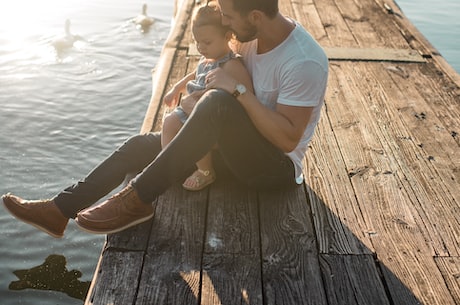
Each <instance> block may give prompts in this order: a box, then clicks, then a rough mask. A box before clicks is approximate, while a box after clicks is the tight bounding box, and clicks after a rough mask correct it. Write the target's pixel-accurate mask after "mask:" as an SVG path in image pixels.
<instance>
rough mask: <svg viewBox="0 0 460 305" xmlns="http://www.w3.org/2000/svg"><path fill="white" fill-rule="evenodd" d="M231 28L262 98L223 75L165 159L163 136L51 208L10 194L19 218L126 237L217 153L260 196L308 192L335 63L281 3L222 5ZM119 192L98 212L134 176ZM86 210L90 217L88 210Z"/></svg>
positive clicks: (140, 144) (143, 143) (130, 145)
mask: <svg viewBox="0 0 460 305" xmlns="http://www.w3.org/2000/svg"><path fill="white" fill-rule="evenodd" d="M218 4H219V7H220V9H221V14H222V22H223V23H224V24H226V25H229V26H230V27H231V29H232V30H233V31H234V32H235V35H236V37H237V39H238V40H239V41H240V42H241V46H240V50H239V51H240V53H241V54H242V55H243V59H244V61H245V64H246V66H247V68H248V70H249V72H250V74H251V76H252V77H253V83H254V90H255V94H252V93H251V92H249V91H246V88H245V87H244V86H243V85H241V84H239V83H238V82H237V81H236V80H235V79H234V78H232V77H230V76H229V75H228V74H226V73H225V72H224V71H223V70H222V69H215V70H214V71H213V72H212V73H210V74H209V75H208V77H207V89H210V90H208V91H207V92H206V93H205V94H204V95H203V96H202V97H201V99H200V100H199V102H198V105H197V106H196V107H195V109H194V111H193V112H192V114H191V116H190V118H189V119H188V121H187V122H186V123H185V125H184V126H183V128H182V130H181V131H180V132H179V134H178V135H177V136H176V137H175V138H174V140H173V141H172V142H171V143H170V144H169V145H168V146H167V147H166V148H165V149H164V150H163V151H161V141H160V136H159V133H149V134H145V135H138V136H135V137H132V138H131V139H129V140H128V141H127V142H126V143H124V144H123V145H122V146H121V147H120V148H119V149H118V150H116V151H115V152H114V153H113V154H112V155H111V156H109V157H108V158H107V159H106V160H105V161H103V162H102V163H101V164H100V165H99V166H97V167H96V168H95V169H94V170H93V171H92V172H91V173H90V174H89V175H88V176H87V177H86V178H85V179H83V180H81V181H80V182H78V183H77V184H75V185H73V186H71V187H69V188H67V189H66V190H64V191H63V192H61V193H60V194H58V195H57V196H56V197H54V198H53V199H51V200H42V201H26V200H23V199H21V198H19V197H16V196H14V195H10V194H8V195H4V196H3V201H4V204H5V206H6V207H7V209H8V210H9V211H10V212H11V213H12V214H13V215H14V216H16V217H17V218H19V219H21V220H23V221H25V222H27V223H30V224H32V225H34V226H36V227H38V228H40V229H41V230H43V231H45V232H47V233H49V234H50V235H52V236H55V237H61V236H62V235H63V234H64V230H65V227H66V225H67V222H68V220H69V218H74V217H75V221H76V223H77V224H78V225H79V226H80V227H81V228H82V229H83V230H86V231H88V232H91V233H99V234H108V233H113V232H118V231H121V230H124V229H126V228H128V227H131V226H134V225H136V224H138V223H141V222H143V221H146V220H148V219H149V218H151V217H152V216H153V208H152V205H151V203H152V201H153V200H155V198H157V197H158V196H159V195H160V194H162V193H163V192H164V191H165V190H166V189H167V188H168V187H169V186H170V185H171V184H173V183H175V182H178V181H182V180H184V179H185V178H186V177H188V176H189V175H190V174H191V173H192V172H193V171H194V170H195V169H196V168H195V162H196V161H197V160H199V159H200V158H201V157H203V156H204V155H205V154H206V153H207V152H208V151H210V150H211V149H212V148H213V147H215V146H216V144H217V147H218V151H219V153H220V155H221V157H222V159H223V161H224V163H225V165H226V166H227V167H228V168H229V170H230V171H231V172H232V173H233V174H234V175H235V176H236V177H237V178H238V179H240V180H241V181H243V182H244V183H246V184H247V185H248V186H250V187H254V188H260V189H263V188H274V187H287V186H289V185H295V184H296V183H302V181H303V176H302V159H303V158H304V156H305V152H306V150H307V145H308V142H309V141H310V139H311V137H312V136H313V132H314V129H315V127H316V125H317V122H318V120H319V115H320V111H321V107H322V105H323V100H324V95H325V91H326V84H327V75H328V62H327V57H326V55H325V53H324V52H323V50H322V49H321V47H320V46H319V45H318V44H317V43H316V42H315V41H314V39H313V38H312V37H311V36H310V35H309V34H308V33H307V32H306V31H305V30H304V29H303V28H302V27H301V25H300V24H298V23H296V22H295V21H293V20H291V19H289V18H287V17H285V16H283V15H281V14H280V12H279V11H278V1H277V0H219V1H218ZM133 172H134V173H139V174H138V175H137V177H136V178H134V179H133V180H131V182H130V183H129V184H128V185H127V186H126V187H125V188H124V189H123V190H122V191H121V192H119V193H117V194H116V195H114V196H112V197H111V198H109V199H108V200H106V201H104V202H103V203H101V204H99V205H97V206H95V207H90V208H87V207H89V206H90V205H92V204H93V203H94V202H96V201H97V200H98V199H99V198H101V197H103V196H104V195H106V194H107V193H109V192H110V191H111V190H113V189H114V188H115V187H116V186H118V185H119V184H121V183H122V181H123V180H124V178H125V176H126V175H127V174H129V173H133ZM85 208H86V209H85Z"/></svg>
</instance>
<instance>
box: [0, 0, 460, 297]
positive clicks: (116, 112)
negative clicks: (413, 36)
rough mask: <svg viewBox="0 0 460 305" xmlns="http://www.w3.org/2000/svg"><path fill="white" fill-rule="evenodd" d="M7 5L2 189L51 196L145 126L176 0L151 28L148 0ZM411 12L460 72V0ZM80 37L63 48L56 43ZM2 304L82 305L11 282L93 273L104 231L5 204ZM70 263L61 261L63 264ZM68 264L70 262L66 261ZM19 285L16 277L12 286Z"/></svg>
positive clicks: (2, 50)
mask: <svg viewBox="0 0 460 305" xmlns="http://www.w3.org/2000/svg"><path fill="white" fill-rule="evenodd" d="M5 3H6V1H2V2H1V4H0V107H1V111H0V122H1V124H2V127H1V132H0V169H1V175H0V193H2V194H3V193H6V192H12V193H15V194H18V195H21V196H23V197H24V198H30V199H37V198H47V197H51V196H53V195H54V194H56V193H57V192H58V191H60V190H61V189H63V188H64V187H67V186H68V185H69V184H71V183H74V182H76V181H77V180H78V179H79V178H80V177H82V176H84V175H85V174H86V173H87V172H88V171H89V170H90V169H92V168H93V166H95V165H96V164H97V163H98V162H99V161H100V160H102V159H103V158H105V157H106V156H107V154H109V153H110V152H111V151H112V150H113V149H114V148H115V147H116V146H118V145H120V144H121V143H122V142H123V141H124V140H125V139H126V138H127V137H129V136H130V135H133V134H135V133H137V132H138V131H139V129H140V126H141V124H142V120H143V116H144V113H145V111H146V109H147V106H148V101H149V99H150V94H151V73H150V71H151V69H152V68H154V67H155V64H156V62H157V60H158V57H159V55H160V52H161V48H162V45H163V43H164V41H165V39H166V37H167V35H168V33H169V29H170V23H171V16H172V12H173V7H172V6H173V4H172V3H173V1H170V0H158V1H155V2H153V1H151V2H148V4H149V9H148V12H149V14H150V15H151V16H153V17H154V18H155V20H156V22H155V23H154V24H153V26H152V27H151V28H150V31H148V32H142V31H140V30H139V29H137V28H136V27H135V26H134V24H133V23H131V22H130V20H131V18H133V17H135V16H136V15H138V14H139V13H140V11H141V6H142V3H143V2H142V1H140V0H129V1H128V0H111V1H109V0H66V1H58V0H41V1H33V0H23V1H11V2H9V3H8V4H5ZM398 3H399V4H400V6H401V7H402V9H403V11H404V12H405V14H406V15H407V16H409V17H410V19H411V20H412V21H413V22H414V24H415V25H416V26H417V27H418V28H419V29H420V30H422V32H423V33H424V34H425V35H426V36H427V38H428V39H429V40H430V41H431V42H432V43H433V44H434V46H435V47H436V48H438V50H439V51H440V52H441V53H442V54H443V55H444V56H445V57H446V58H447V60H448V61H449V62H450V64H451V65H452V66H454V67H455V69H456V70H457V71H460V54H459V50H460V43H459V39H460V35H459V34H458V33H460V28H459V27H460V26H459V25H460V23H459V18H458V15H459V5H460V4H459V2H458V0H441V1H438V2H433V1H431V2H428V1H427V0H418V1H417V2H416V4H413V3H412V2H411V1H409V0H399V1H398ZM67 18H68V19H70V20H71V32H73V33H74V34H79V35H81V36H82V38H83V40H81V41H78V42H77V43H76V44H75V46H74V47H73V48H72V49H70V50H66V51H64V52H61V53H60V54H57V53H56V52H55V50H54V49H53V48H52V47H51V45H50V42H51V41H52V40H53V39H54V38H56V37H57V36H59V35H60V34H62V33H63V31H64V22H65V20H66V19H67ZM0 230H1V232H2V233H1V234H0V304H2V305H7V304H31V305H32V304H33V305H39V304H46V305H49V304H59V305H61V304H66V305H68V304H82V303H83V302H82V301H81V300H80V299H78V298H74V297H70V296H68V295H66V294H65V293H62V292H55V291H40V290H34V289H25V290H19V291H16V290H11V289H9V285H10V283H12V282H14V281H17V280H18V278H17V277H16V275H15V274H14V273H13V272H14V271H15V270H21V269H30V268H33V267H35V266H39V265H41V264H42V263H43V262H44V261H45V259H47V257H48V256H49V255H56V256H53V258H58V261H59V259H62V258H65V259H66V262H67V265H66V268H67V269H68V270H69V271H70V270H79V271H80V272H81V273H82V276H81V277H80V278H79V280H80V281H82V282H87V281H90V280H91V278H92V276H93V272H94V270H95V267H96V263H97V260H98V257H99V254H100V251H101V247H102V245H103V242H104V237H102V236H95V235H89V234H86V233H82V232H81V231H79V230H78V229H77V228H76V226H75V224H74V223H73V222H70V223H69V226H68V228H67V230H66V235H65V237H64V238H63V239H54V238H52V237H49V236H48V235H46V234H44V233H41V232H40V231H37V230H36V229H34V228H33V227H31V226H29V225H26V224H23V223H22V222H18V221H15V220H14V219H13V218H12V217H11V216H10V215H9V214H8V213H7V212H6V211H5V209H4V207H3V205H0ZM61 263H62V262H61ZM61 267H62V265H61ZM15 285H16V286H18V284H13V286H15Z"/></svg>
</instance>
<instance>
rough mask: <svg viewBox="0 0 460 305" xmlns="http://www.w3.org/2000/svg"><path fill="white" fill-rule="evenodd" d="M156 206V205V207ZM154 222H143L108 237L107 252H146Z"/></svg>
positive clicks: (105, 247) (105, 246)
mask: <svg viewBox="0 0 460 305" xmlns="http://www.w3.org/2000/svg"><path fill="white" fill-rule="evenodd" d="M155 206H156V204H155V205H154V207H155ZM151 227H152V220H149V221H146V222H143V223H141V224H139V225H137V226H134V227H131V228H129V229H126V230H124V231H122V232H119V233H114V234H109V235H107V241H106V243H105V245H104V249H105V250H112V249H113V250H121V251H128V250H129V251H145V250H146V249H147V244H148V241H149V236H150V229H151Z"/></svg>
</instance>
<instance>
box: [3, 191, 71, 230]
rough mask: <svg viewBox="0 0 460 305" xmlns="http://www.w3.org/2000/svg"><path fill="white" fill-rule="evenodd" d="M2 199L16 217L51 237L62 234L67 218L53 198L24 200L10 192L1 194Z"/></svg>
mask: <svg viewBox="0 0 460 305" xmlns="http://www.w3.org/2000/svg"><path fill="white" fill-rule="evenodd" d="M2 200H3V204H4V205H5V207H6V209H7V210H8V211H9V212H10V213H11V214H12V215H13V216H14V217H16V218H17V219H20V220H22V221H24V222H25V223H28V224H30V225H33V226H34V227H36V228H38V229H40V230H42V231H44V232H46V233H48V234H49V235H51V236H53V237H56V238H60V237H62V236H64V230H65V228H66V226H67V223H68V222H69V218H67V217H65V216H64V215H62V213H61V210H59V208H58V207H57V206H56V204H55V203H54V201H53V200H50V199H46V200H24V199H22V198H20V197H18V196H14V195H12V194H6V195H3V196H2Z"/></svg>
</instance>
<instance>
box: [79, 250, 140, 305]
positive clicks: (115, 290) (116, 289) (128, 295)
mask: <svg viewBox="0 0 460 305" xmlns="http://www.w3.org/2000/svg"><path fill="white" fill-rule="evenodd" d="M143 263H144V253H143V252H138V251H135V252H132V251H128V252H126V251H122V252H120V251H106V252H105V253H104V255H103V256H102V257H101V260H100V261H99V264H98V266H97V268H96V270H97V272H96V274H95V275H94V278H93V280H92V283H91V288H90V290H89V294H88V296H87V297H86V301H85V305H106V304H134V301H135V298H136V293H137V288H138V284H139V283H138V279H139V275H140V273H141V268H142V265H143Z"/></svg>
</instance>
